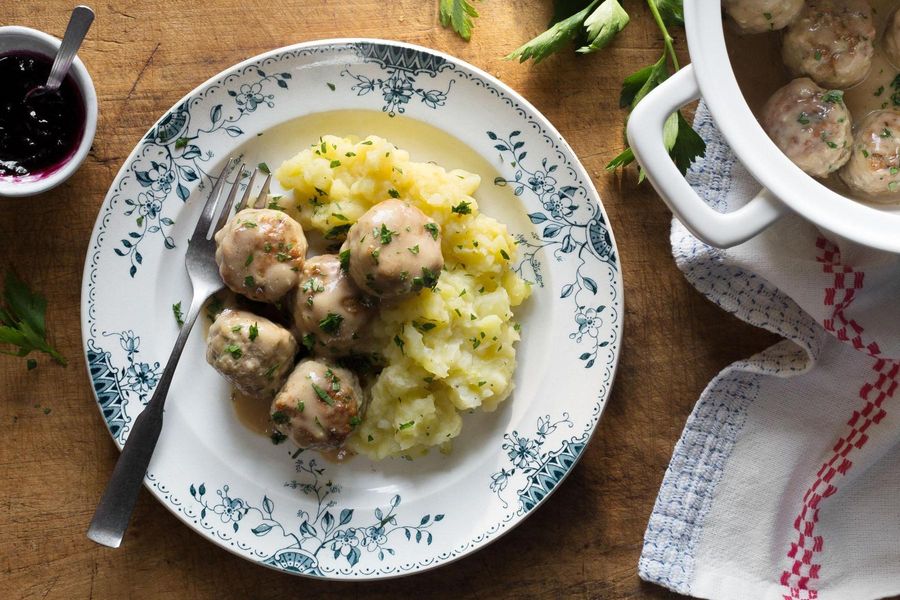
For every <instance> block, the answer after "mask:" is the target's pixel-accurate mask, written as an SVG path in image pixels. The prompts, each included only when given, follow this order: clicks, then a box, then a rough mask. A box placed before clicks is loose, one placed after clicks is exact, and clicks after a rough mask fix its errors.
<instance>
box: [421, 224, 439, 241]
mask: <svg viewBox="0 0 900 600" xmlns="http://www.w3.org/2000/svg"><path fill="white" fill-rule="evenodd" d="M425 231H427V232H428V233H430V234H431V237H432V238H433V239H435V240H436V239H438V235H440V233H441V230H440V229H438V225H437V223H425Z"/></svg>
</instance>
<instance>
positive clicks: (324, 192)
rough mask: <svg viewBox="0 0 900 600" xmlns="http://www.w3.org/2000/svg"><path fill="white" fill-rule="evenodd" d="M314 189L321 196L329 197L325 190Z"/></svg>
mask: <svg viewBox="0 0 900 600" xmlns="http://www.w3.org/2000/svg"><path fill="white" fill-rule="evenodd" d="M313 189H314V190H316V193H317V194H318V195H320V196H327V195H328V192H326V191H325V190H323V189H321V188H313Z"/></svg>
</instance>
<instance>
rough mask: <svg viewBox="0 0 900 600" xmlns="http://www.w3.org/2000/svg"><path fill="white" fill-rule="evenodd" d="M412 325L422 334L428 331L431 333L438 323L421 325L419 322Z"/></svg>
mask: <svg viewBox="0 0 900 600" xmlns="http://www.w3.org/2000/svg"><path fill="white" fill-rule="evenodd" d="M412 324H413V327H415V328H416V329H418V330H419V331H421V332H422V333H425V332H426V331H431V330H432V329H434V328H435V327H437V323H431V322H429V321H426V322H424V323H420V322H419V321H413V322H412Z"/></svg>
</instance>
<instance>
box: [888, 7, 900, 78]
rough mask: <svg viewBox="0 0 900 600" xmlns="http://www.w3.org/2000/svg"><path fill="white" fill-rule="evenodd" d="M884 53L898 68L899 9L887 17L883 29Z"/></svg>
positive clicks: (899, 55) (899, 41)
mask: <svg viewBox="0 0 900 600" xmlns="http://www.w3.org/2000/svg"><path fill="white" fill-rule="evenodd" d="M884 53H885V54H887V57H888V60H890V61H891V63H893V65H894V66H895V67H897V68H898V69H900V9H897V10H895V11H894V14H893V15H892V16H891V17H890V18H889V19H888V25H887V29H885V30H884Z"/></svg>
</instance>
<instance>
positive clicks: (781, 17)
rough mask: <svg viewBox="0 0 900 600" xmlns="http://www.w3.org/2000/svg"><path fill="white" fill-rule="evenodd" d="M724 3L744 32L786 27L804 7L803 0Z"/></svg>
mask: <svg viewBox="0 0 900 600" xmlns="http://www.w3.org/2000/svg"><path fill="white" fill-rule="evenodd" d="M722 4H723V5H724V7H725V12H727V13H728V16H729V17H731V20H732V21H733V22H734V24H735V25H736V26H737V28H738V30H739V31H740V32H742V33H763V32H765V31H775V30H778V29H784V28H785V27H786V26H787V25H788V23H790V22H791V21H792V20H794V18H795V17H796V16H797V15H798V14H800V10H801V9H802V8H803V0H723V2H722Z"/></svg>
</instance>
